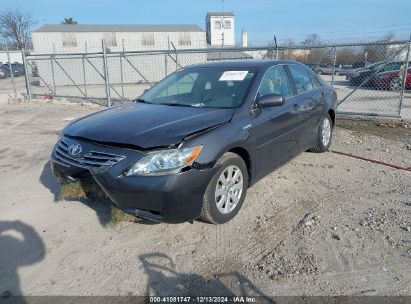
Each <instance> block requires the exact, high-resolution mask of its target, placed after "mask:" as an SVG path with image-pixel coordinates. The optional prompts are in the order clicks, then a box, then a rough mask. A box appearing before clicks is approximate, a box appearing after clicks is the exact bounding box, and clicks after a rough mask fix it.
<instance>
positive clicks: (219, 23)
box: [214, 21, 221, 30]
mask: <svg viewBox="0 0 411 304" xmlns="http://www.w3.org/2000/svg"><path fill="white" fill-rule="evenodd" d="M214 29H216V30H220V29H221V21H215V22H214Z"/></svg>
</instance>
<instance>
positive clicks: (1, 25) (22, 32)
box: [0, 9, 37, 49]
mask: <svg viewBox="0 0 411 304" xmlns="http://www.w3.org/2000/svg"><path fill="white" fill-rule="evenodd" d="M36 23H37V22H36V21H35V20H34V18H33V16H32V15H31V14H30V13H27V12H22V11H20V10H18V9H15V10H8V11H5V12H4V13H2V14H0V35H1V36H2V37H3V38H4V39H5V40H8V41H10V42H11V43H12V44H13V45H14V47H16V48H18V49H23V48H27V46H29V45H30V42H31V37H30V36H31V28H32V27H33V25H35V24H36Z"/></svg>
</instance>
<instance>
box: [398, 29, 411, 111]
mask: <svg viewBox="0 0 411 304" xmlns="http://www.w3.org/2000/svg"><path fill="white" fill-rule="evenodd" d="M410 51H411V35H410V40H409V41H408V49H407V57H406V60H405V69H404V71H403V73H402V75H400V76H401V77H402V88H401V95H400V104H399V106H398V115H399V116H401V110H402V103H403V100H404V92H405V85H406V84H407V75H408V65H409V64H408V63H409V61H410Z"/></svg>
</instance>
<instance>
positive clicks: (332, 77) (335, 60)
mask: <svg viewBox="0 0 411 304" xmlns="http://www.w3.org/2000/svg"><path fill="white" fill-rule="evenodd" d="M336 63H337V48H336V47H334V55H333V75H332V76H331V85H333V84H334V77H335V64H336Z"/></svg>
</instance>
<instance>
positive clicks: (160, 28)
mask: <svg viewBox="0 0 411 304" xmlns="http://www.w3.org/2000/svg"><path fill="white" fill-rule="evenodd" d="M34 32H36V33H40V32H43V33H44V32H54V33H55V32H70V33H72V32H117V33H119V32H204V30H203V29H202V28H200V27H199V26H198V25H195V24H74V25H71V24H45V25H42V26H41V27H39V28H38V29H37V30H35V31H34Z"/></svg>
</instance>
